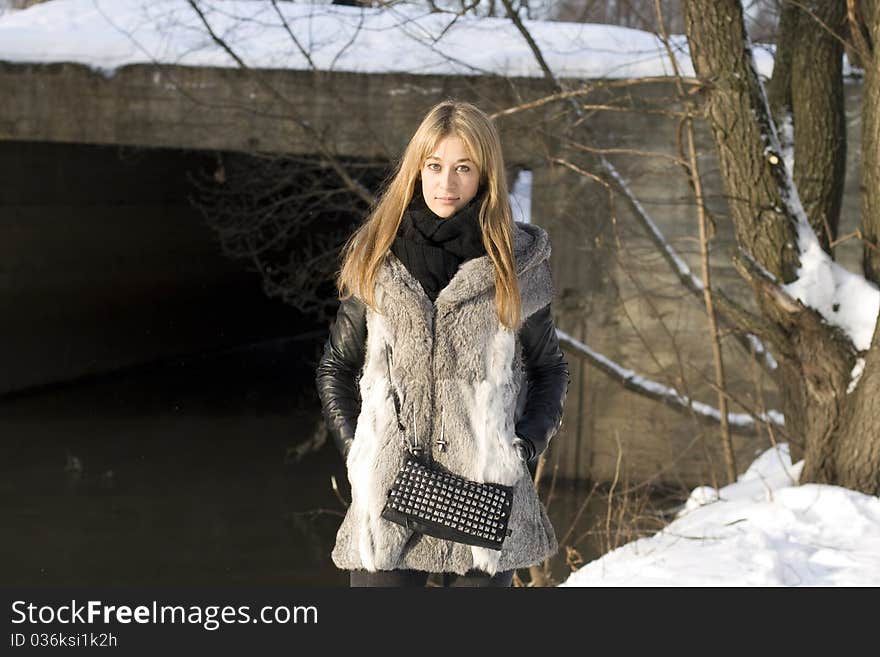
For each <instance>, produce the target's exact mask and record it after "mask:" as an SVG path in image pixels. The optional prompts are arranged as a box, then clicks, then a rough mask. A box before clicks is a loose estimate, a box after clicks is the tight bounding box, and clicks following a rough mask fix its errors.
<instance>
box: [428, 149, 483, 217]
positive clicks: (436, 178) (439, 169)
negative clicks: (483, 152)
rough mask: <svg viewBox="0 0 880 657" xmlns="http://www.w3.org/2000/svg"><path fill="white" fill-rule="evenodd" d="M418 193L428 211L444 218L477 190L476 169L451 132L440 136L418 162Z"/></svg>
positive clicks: (470, 197) (477, 177) (478, 176)
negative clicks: (420, 179) (419, 186)
mask: <svg viewBox="0 0 880 657" xmlns="http://www.w3.org/2000/svg"><path fill="white" fill-rule="evenodd" d="M421 177H422V195H423V196H424V197H425V202H426V203H427V204H428V208H430V210H431V212H433V213H434V214H436V215H437V216H438V217H442V218H443V219H446V218H447V217H451V216H452V215H454V214H455V213H456V212H458V211H459V210H461V209H462V208H463V207H464V206H465V205H467V204H468V202H469V201H470V200H471V199H472V198H473V197H474V196H476V194H477V189H478V188H479V186H480V172H479V170H478V169H477V165H476V164H475V163H474V161H473V160H472V159H471V157H470V154H469V153H468V151H467V149H466V148H465V145H464V142H463V141H462V140H461V139H459V138H458V137H456V136H455V135H449V136H448V137H444V138H443V139H441V140H440V141H439V142H438V143H437V146H436V147H435V148H434V150H433V151H432V152H431V153H429V154H428V157H426V158H425V161H424V162H423V163H422V170H421Z"/></svg>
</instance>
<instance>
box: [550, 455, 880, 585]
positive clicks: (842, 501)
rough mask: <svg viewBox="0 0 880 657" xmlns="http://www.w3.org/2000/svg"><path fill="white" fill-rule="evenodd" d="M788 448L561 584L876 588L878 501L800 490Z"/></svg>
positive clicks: (831, 490) (698, 492) (879, 577)
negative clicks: (658, 529) (662, 526)
mask: <svg viewBox="0 0 880 657" xmlns="http://www.w3.org/2000/svg"><path fill="white" fill-rule="evenodd" d="M802 467H803V461H801V462H799V463H797V464H795V465H792V463H791V460H790V459H789V455H788V447H787V445H784V444H783V445H780V446H779V448H778V449H770V450H767V451H766V452H764V453H763V454H761V455H760V456H759V457H758V458H757V459H756V460H755V462H754V463H752V465H751V466H750V467H749V469H748V470H747V471H746V472H745V473H744V474H743V475H741V476H740V478H739V480H738V481H737V482H736V483H734V484H731V485H730V486H725V487H724V488H722V489H721V490H718V491H716V490H715V489H714V488H709V487H706V486H701V487H699V488H696V489H694V491H693V492H692V493H691V496H690V498H689V499H688V501H687V503H686V505H685V508H684V510H683V511H682V512H680V513H679V517H678V518H677V519H676V520H675V521H673V522H672V523H671V524H669V525H668V526H667V527H665V528H664V529H663V530H662V531H660V532H659V533H657V534H655V535H654V536H652V537H650V538H643V539H639V540H637V541H633V542H632V543H628V544H626V545H624V546H622V547H620V548H618V549H616V550H614V551H612V552H609V553H608V554H606V555H604V556H602V557H601V558H599V559H597V560H595V561H592V562H590V563H589V564H587V565H586V566H584V567H582V568H581V569H579V570H578V571H576V572H574V573H572V574H571V576H570V577H569V578H568V580H567V581H565V582H564V583H563V584H561V586H563V587H570V586H880V498H877V497H872V496H869V495H864V494H862V493H857V492H855V491H851V490H847V489H845V488H840V487H838V486H826V485H818V484H805V485H802V486H798V485H796V484H795V483H794V482H795V480H796V478H797V477H798V475H799V473H800V470H801V468H802Z"/></svg>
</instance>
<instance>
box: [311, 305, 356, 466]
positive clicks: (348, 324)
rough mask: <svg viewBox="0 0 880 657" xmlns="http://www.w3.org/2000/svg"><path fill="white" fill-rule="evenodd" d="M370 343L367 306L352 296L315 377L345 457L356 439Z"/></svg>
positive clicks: (326, 417) (332, 431)
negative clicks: (363, 378) (366, 356)
mask: <svg viewBox="0 0 880 657" xmlns="http://www.w3.org/2000/svg"><path fill="white" fill-rule="evenodd" d="M366 341H367V307H366V305H364V303H363V302H362V301H360V300H359V299H357V298H355V297H349V298H348V299H346V300H345V301H342V302H341V303H340V305H339V310H338V311H337V313H336V321H335V322H334V323H333V325H332V326H331V327H330V337H329V338H327V342H326V343H325V345H324V355H323V356H322V357H321V360H320V361H319V363H318V368H317V372H316V376H315V384H316V386H317V388H318V397H320V398H321V408H322V411H323V413H324V422H326V423H327V430H328V431H329V432H330V435H331V436H332V437H333V441H334V442H335V443H336V447H337V448H338V449H339V451H340V453H341V454H342V456H343V458H344V457H345V456H346V455H347V454H348V450H349V448H350V447H351V443H352V441H353V440H354V431H355V428H356V427H357V417H358V414H359V413H360V406H361V398H360V391H359V389H358V381H359V379H360V373H361V369H362V368H363V365H364V356H365V349H366Z"/></svg>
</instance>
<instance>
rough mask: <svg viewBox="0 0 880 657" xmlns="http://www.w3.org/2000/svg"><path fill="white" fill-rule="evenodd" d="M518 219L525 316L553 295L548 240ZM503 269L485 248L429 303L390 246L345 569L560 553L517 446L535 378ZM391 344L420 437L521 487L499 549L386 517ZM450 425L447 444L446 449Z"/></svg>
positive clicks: (469, 467)
mask: <svg viewBox="0 0 880 657" xmlns="http://www.w3.org/2000/svg"><path fill="white" fill-rule="evenodd" d="M514 225H515V228H514V255H515V259H516V269H517V276H518V280H519V286H520V293H521V296H522V315H523V320H525V319H526V318H528V317H529V316H530V315H531V314H532V313H534V312H535V311H537V310H539V309H541V308H543V307H544V306H546V305H547V304H548V303H550V301H551V300H552V297H553V283H552V279H551V274H550V262H549V257H550V242H549V239H548V237H547V233H546V232H545V231H544V230H543V229H541V228H539V227H537V226H534V225H530V224H522V223H519V222H517V223H515V224H514ZM494 279H495V275H494V270H493V267H492V263H491V261H490V260H489V257H488V256H482V257H479V258H474V259H472V260H469V261H467V262H465V263H464V264H462V266H461V268H460V269H459V270H458V272H457V273H456V274H455V276H454V277H453V279H452V280H451V281H450V282H449V284H448V285H447V286H446V288H444V289H443V290H442V291H441V292H440V294H439V296H438V297H437V300H436V302H435V303H434V304H432V303H431V302H430V301H429V300H428V298H427V296H426V295H425V293H424V291H423V290H422V288H421V286H420V285H419V283H418V282H417V281H416V280H415V278H413V276H412V275H411V274H410V273H409V271H407V269H406V267H404V265H403V264H402V263H401V262H400V261H399V260H398V259H397V258H396V257H395V256H394V255H393V254H390V253H389V255H388V258H387V260H386V261H385V263H384V264H383V265H382V267H381V269H380V271H379V273H378V277H377V283H376V297H377V298H376V302H377V307H378V309H379V311H380V312H379V313H376V312H374V311H372V310H371V309H367V316H366V321H367V343H366V355H365V361H364V367H363V370H362V373H361V378H360V382H359V386H360V393H361V411H360V415H359V416H358V421H357V428H356V431H355V438H354V442H353V443H352V446H351V450H350V451H349V453H348V457H347V459H346V465H347V468H348V479H349V482H350V484H351V495H352V500H351V505H350V507H349V509H348V512H347V514H346V516H345V519H344V520H343V522H342V525H341V526H340V528H339V532H338V534H337V536H336V545H335V547H334V549H333V553H332V558H333V562H334V563H335V564H336V565H337V566H338V567H339V568H343V569H349V570H350V569H366V570H370V571H375V570H392V569H398V568H408V569H413V570H422V571H428V572H455V573H460V574H464V573H466V572H467V571H469V570H471V569H479V570H482V571H485V572H488V573H491V574H494V573H496V572H498V571H502V570H511V569H514V568H521V567H526V566H530V565H534V564H537V563H539V562H541V561H542V560H544V559H545V558H547V557H549V556H551V555H552V554H554V553H555V552H556V550H557V542H556V536H555V533H554V531H553V527H552V525H551V524H550V520H549V519H548V517H547V514H546V512H545V510H544V507H543V505H542V504H541V501H540V500H539V498H538V496H537V494H536V492H535V490H534V486H533V483H532V480H531V477H530V475H529V471H528V468H527V466H526V464H525V463H524V462H523V461H522V459H521V458H520V457H519V455H518V454H517V451H516V450H515V449H514V447H513V446H512V443H513V439H514V437H515V436H514V425H515V422H516V420H517V419H519V416H520V414H521V412H522V408H523V405H524V402H525V395H526V394H527V390H526V388H527V381H526V380H525V377H524V373H523V368H522V360H521V347H520V344H519V340H518V337H517V334H516V332H515V331H511V330H510V329H507V328H506V327H504V326H503V325H502V324H501V323H500V322H499V321H498V318H497V315H496V311H495V287H494ZM386 346H388V347H390V353H391V378H392V380H393V385H394V386H395V388H396V390H397V393H398V397H399V399H400V404H401V408H400V411H401V421H402V423H403V425H404V426H405V427H406V428H407V432H408V434H412V433H413V429H414V430H415V432H416V434H417V436H418V440H419V442H420V443H421V445H422V446H423V447H425V448H426V449H431V453H432V454H433V457H434V459H435V460H436V461H437V462H438V463H440V464H442V465H443V466H444V467H446V468H448V469H449V470H450V471H452V472H454V473H456V474H459V475H462V476H464V477H467V478H468V479H472V480H475V481H481V482H493V483H500V484H504V485H508V486H513V487H514V497H513V509H512V513H511V518H510V522H509V528H510V530H511V534H510V535H509V536H508V537H507V538H506V539H505V542H504V545H503V547H502V549H501V550H500V551H497V550H489V549H486V548H480V547H473V546H469V545H464V544H461V543H455V542H451V541H446V540H442V539H438V538H434V537H430V536H425V535H423V534H418V533H414V532H412V531H411V530H407V529H405V528H404V527H402V526H400V525H397V524H395V523H392V522H389V521H387V520H384V519H383V518H381V517H380V514H381V512H382V508H383V507H384V505H385V500H386V496H387V493H388V489H389V488H390V487H391V484H392V482H393V481H394V477H395V475H396V474H397V471H398V469H399V468H400V466H401V464H402V463H403V461H404V459H405V457H406V446H405V444H404V437H403V436H401V435H400V431H399V430H398V428H397V419H396V415H395V410H394V402H393V399H392V395H391V391H390V388H389V380H388V365H387V361H386ZM441 433H442V436H443V438H444V439H445V441H446V443H447V447H446V449H445V451H441V450H439V449H437V444H436V441H437V440H439V439H440V437H441Z"/></svg>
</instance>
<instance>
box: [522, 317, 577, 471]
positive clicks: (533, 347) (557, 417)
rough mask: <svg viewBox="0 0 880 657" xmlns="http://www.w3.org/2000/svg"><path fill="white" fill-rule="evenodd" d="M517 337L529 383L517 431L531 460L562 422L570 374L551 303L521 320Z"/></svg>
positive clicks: (539, 452) (544, 446)
mask: <svg viewBox="0 0 880 657" xmlns="http://www.w3.org/2000/svg"><path fill="white" fill-rule="evenodd" d="M519 338H520V343H521V344H522V355H523V365H524V367H525V374H526V377H527V379H528V382H529V387H528V389H527V391H526V393H527V395H526V403H525V408H524V409H523V413H522V416H521V417H520V419H519V422H517V423H516V435H517V436H519V437H520V438H525V439H526V440H527V441H528V442H530V443H531V444H532V447H533V448H534V449H533V450H532V454H531V455H530V458H529V460H534V459H535V458H537V457H538V456H539V455H540V454H542V453H543V452H544V450H546V449H547V446H548V445H549V444H550V439H551V438H552V437H553V435H554V434H555V433H556V432H557V431H558V430H559V426H560V425H561V424H562V407H563V405H564V404H565V396H566V395H567V394H568V385H569V383H570V382H571V377H570V375H569V372H568V363H567V362H566V360H565V356H564V355H563V353H562V349H561V348H560V346H559V340H558V339H557V337H556V326H555V325H554V324H553V316H552V315H551V314H550V304H547V305H546V306H544V307H543V308H542V309H541V310H539V311H538V312H536V313H535V314H534V315H532V316H531V317H529V318H528V319H527V320H526V321H525V322H523V325H522V328H521V329H520V332H519Z"/></svg>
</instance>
